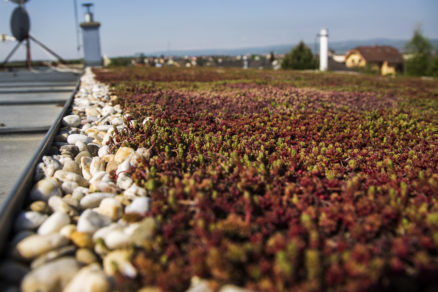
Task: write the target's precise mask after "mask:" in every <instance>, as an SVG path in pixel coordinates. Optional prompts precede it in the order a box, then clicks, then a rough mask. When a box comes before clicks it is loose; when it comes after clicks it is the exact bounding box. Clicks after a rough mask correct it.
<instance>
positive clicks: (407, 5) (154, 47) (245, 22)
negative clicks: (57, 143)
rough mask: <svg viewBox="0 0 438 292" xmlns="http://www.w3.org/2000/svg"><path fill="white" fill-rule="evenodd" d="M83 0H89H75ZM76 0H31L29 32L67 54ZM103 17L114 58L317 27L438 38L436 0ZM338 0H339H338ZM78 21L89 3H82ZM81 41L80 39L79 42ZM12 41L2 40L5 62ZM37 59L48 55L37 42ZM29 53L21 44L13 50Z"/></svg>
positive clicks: (173, 8)
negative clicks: (419, 32)
mask: <svg viewBox="0 0 438 292" xmlns="http://www.w3.org/2000/svg"><path fill="white" fill-rule="evenodd" d="M77 2H78V6H80V4H82V3H83V2H86V1H77ZM73 3H74V1H55V0H30V1H29V3H28V4H26V8H27V10H28V11H29V14H30V17H31V34H32V35H33V36H35V37H36V38H37V39H38V40H40V41H42V42H43V43H45V44H46V45H47V46H48V47H49V48H51V49H53V50H54V51H55V52H56V53H58V54H60V55H61V56H62V57H64V58H66V59H71V58H78V57H80V56H82V53H78V52H77V51H76V32H75V17H74V9H73V7H74V6H73ZM93 3H94V4H95V7H94V12H95V19H96V20H97V21H99V22H101V24H102V27H101V35H100V37H101V46H102V53H103V54H104V55H107V56H109V57H113V56H128V55H133V54H135V53H140V52H142V53H146V54H148V53H153V52H160V51H161V52H162V51H169V50H171V51H176V50H178V51H183V50H211V49H239V48H247V47H266V46H273V45H282V44H294V43H297V42H299V41H300V40H303V41H305V42H307V43H313V42H314V41H315V37H316V35H317V34H318V32H319V30H320V29H321V28H323V27H327V28H328V29H329V34H330V36H329V41H331V42H336V41H349V40H367V39H376V38H386V39H394V40H405V39H409V38H411V36H412V33H413V30H414V29H415V27H416V26H417V25H418V24H421V25H422V30H423V33H424V35H425V36H426V37H428V38H431V39H436V38H438V18H437V17H436V13H437V12H438V1H433V0H420V1H414V0H404V1H393V0H389V1H385V2H383V3H382V2H380V1H377V0H371V1H366V2H364V1H346V0H338V1H332V2H331V3H328V2H327V1H322V0H318V1H312V3H307V2H306V3H303V2H296V3H294V1H286V0H278V1H275V2H273V3H272V2H267V1H261V0H253V1H248V0H240V1H230V0H225V1H224V0H223V1H220V2H219V1H211V2H206V1H198V0H189V1H184V2H182V1H181V2H177V1H169V0H168V1H140V0H137V1H135V0H125V1H117V0H105V1H103V0H95V1H93ZM334 3H335V4H334ZM15 6H16V5H15V4H13V3H6V2H0V33H6V34H10V28H9V20H10V15H11V13H12V10H13V9H14V8H15ZM78 12H79V18H80V21H82V20H83V14H84V10H83V9H82V7H78ZM81 42H82V41H81ZM14 45H15V43H13V42H7V43H1V42H0V61H3V59H4V58H5V57H6V55H7V54H8V53H9V51H10V50H11V49H12V48H13V46H14ZM32 47H33V49H32V55H33V58H35V59H46V58H49V57H48V56H47V54H46V53H45V52H44V51H42V50H41V49H40V48H39V47H37V46H36V45H33V46H32ZM14 57H15V58H14V59H15V60H17V59H18V60H23V59H24V48H21V49H20V50H19V51H17V52H16V54H15V55H14Z"/></svg>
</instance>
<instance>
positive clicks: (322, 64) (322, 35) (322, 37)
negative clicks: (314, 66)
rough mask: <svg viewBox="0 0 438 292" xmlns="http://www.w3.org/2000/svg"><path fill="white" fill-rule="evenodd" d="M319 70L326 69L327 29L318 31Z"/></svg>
mask: <svg viewBox="0 0 438 292" xmlns="http://www.w3.org/2000/svg"><path fill="white" fill-rule="evenodd" d="M319 70H320V71H327V70H328V29H326V28H323V29H321V31H320V32H319Z"/></svg>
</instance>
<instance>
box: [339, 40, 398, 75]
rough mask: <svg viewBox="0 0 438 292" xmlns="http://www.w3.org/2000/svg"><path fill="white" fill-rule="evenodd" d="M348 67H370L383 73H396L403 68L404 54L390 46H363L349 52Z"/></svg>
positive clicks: (346, 56)
mask: <svg viewBox="0 0 438 292" xmlns="http://www.w3.org/2000/svg"><path fill="white" fill-rule="evenodd" d="M345 65H346V66H347V67H348V68H361V67H362V68H369V69H372V70H376V71H378V72H380V74H382V75H388V74H395V73H396V72H399V71H401V70H402V68H403V56H402V55H401V54H400V52H399V51H398V50H397V49H396V48H394V47H390V46H361V47H356V48H354V49H352V50H350V51H348V52H347V54H346V55H345Z"/></svg>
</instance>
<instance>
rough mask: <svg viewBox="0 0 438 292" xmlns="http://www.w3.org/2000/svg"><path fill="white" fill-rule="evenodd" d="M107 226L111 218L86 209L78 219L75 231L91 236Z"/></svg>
mask: <svg viewBox="0 0 438 292" xmlns="http://www.w3.org/2000/svg"><path fill="white" fill-rule="evenodd" d="M109 224H111V218H109V217H107V216H104V215H101V214H99V213H97V212H95V211H93V210H90V209H87V210H85V211H84V212H83V213H82V214H81V216H80V217H79V220H78V225H77V231H79V232H86V233H91V234H93V233H94V232H96V231H97V230H98V229H100V228H102V227H104V226H107V225H109Z"/></svg>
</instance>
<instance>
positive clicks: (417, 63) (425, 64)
mask: <svg viewBox="0 0 438 292" xmlns="http://www.w3.org/2000/svg"><path fill="white" fill-rule="evenodd" d="M406 51H407V52H408V53H409V54H411V55H412V57H411V58H409V59H408V60H406V62H405V70H406V74H407V75H411V76H423V75H427V74H428V71H429V64H430V61H431V53H432V44H431V43H430V41H429V40H428V39H427V38H426V37H425V36H423V33H422V32H421V27H417V28H416V29H415V30H414V35H413V37H412V39H411V40H410V41H409V42H408V43H407V44H406Z"/></svg>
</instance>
